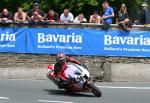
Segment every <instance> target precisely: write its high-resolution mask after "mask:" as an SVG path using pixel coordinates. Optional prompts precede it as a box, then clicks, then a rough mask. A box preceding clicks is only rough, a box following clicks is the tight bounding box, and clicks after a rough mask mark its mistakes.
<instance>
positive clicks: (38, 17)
mask: <svg viewBox="0 0 150 103" xmlns="http://www.w3.org/2000/svg"><path fill="white" fill-rule="evenodd" d="M31 22H32V23H41V22H44V20H43V17H42V16H41V15H40V14H39V13H38V12H34V14H33V16H31Z"/></svg>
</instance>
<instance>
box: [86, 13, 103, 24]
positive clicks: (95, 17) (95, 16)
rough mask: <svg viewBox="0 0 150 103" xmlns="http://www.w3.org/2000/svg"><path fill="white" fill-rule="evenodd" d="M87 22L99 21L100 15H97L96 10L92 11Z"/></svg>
mask: <svg viewBox="0 0 150 103" xmlns="http://www.w3.org/2000/svg"><path fill="white" fill-rule="evenodd" d="M89 23H101V16H99V15H98V12H97V11H94V12H93V15H91V16H90V20H89Z"/></svg>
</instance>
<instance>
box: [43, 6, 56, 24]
mask: <svg viewBox="0 0 150 103" xmlns="http://www.w3.org/2000/svg"><path fill="white" fill-rule="evenodd" d="M45 19H46V21H48V22H58V21H59V15H58V13H57V12H55V11H54V10H52V9H50V10H49V12H48V13H47V14H46V18H45Z"/></svg>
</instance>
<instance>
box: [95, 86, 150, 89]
mask: <svg viewBox="0 0 150 103" xmlns="http://www.w3.org/2000/svg"><path fill="white" fill-rule="evenodd" d="M97 87H99V88H108V89H136V90H137V89H138V90H150V87H119V86H97Z"/></svg>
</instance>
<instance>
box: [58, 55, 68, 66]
mask: <svg viewBox="0 0 150 103" xmlns="http://www.w3.org/2000/svg"><path fill="white" fill-rule="evenodd" d="M56 62H57V63H59V64H60V65H63V64H64V63H65V62H66V55H65V54H64V53H63V52H59V53H57V54H56Z"/></svg>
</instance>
